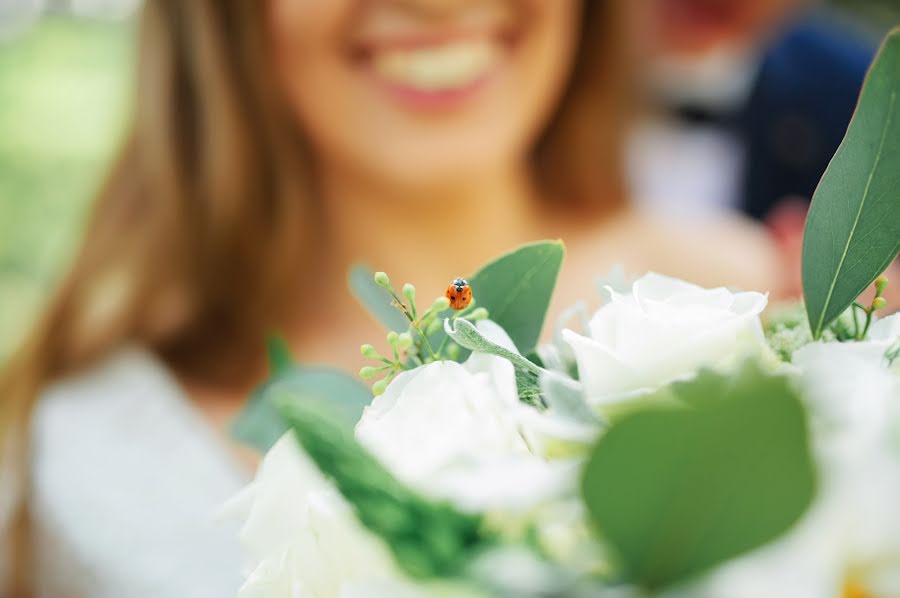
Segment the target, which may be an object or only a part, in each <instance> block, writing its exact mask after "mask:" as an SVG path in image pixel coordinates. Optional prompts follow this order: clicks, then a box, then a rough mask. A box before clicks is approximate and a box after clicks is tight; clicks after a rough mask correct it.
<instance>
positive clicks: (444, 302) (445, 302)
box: [431, 297, 450, 313]
mask: <svg viewBox="0 0 900 598" xmlns="http://www.w3.org/2000/svg"><path fill="white" fill-rule="evenodd" d="M448 307H450V300H449V299H447V298H446V297H438V298H437V299H435V300H434V305H432V306H431V311H433V312H434V313H440V312H442V311H444V310H445V309H447V308H448Z"/></svg>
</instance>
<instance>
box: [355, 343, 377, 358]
mask: <svg viewBox="0 0 900 598" xmlns="http://www.w3.org/2000/svg"><path fill="white" fill-rule="evenodd" d="M359 352H360V353H362V354H363V355H364V356H366V357H369V358H371V359H378V358H380V357H381V354H380V353H379V352H378V351H377V350H376V349H375V347H373V346H372V345H368V344H366V345H363V346H361V347H360V348H359Z"/></svg>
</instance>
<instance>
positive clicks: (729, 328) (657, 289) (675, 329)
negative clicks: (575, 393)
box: [563, 273, 767, 404]
mask: <svg viewBox="0 0 900 598" xmlns="http://www.w3.org/2000/svg"><path fill="white" fill-rule="evenodd" d="M610 296H611V300H610V302H609V303H607V304H605V305H604V306H603V307H601V308H600V309H599V310H598V311H597V312H596V313H595V314H594V317H593V318H592V319H591V322H590V337H586V336H583V335H580V334H577V333H575V332H573V331H571V330H564V331H563V338H564V339H565V340H566V341H567V342H568V343H569V344H570V346H571V347H572V349H573V351H574V352H575V357H576V361H577V363H578V372H579V376H580V379H581V381H582V383H583V384H584V386H585V390H586V392H587V394H588V397H589V398H590V400H592V401H593V402H595V403H599V404H602V403H608V402H612V401H616V400H620V399H622V398H623V397H629V396H634V394H636V393H640V392H644V391H648V390H652V389H654V388H656V387H658V386H660V385H663V384H666V383H668V382H671V381H673V380H675V379H678V378H680V377H684V376H689V375H692V374H694V373H695V372H696V371H697V370H698V369H699V368H701V367H704V366H716V365H719V364H722V363H723V362H727V361H729V360H734V359H736V358H738V357H741V356H743V355H745V354H747V353H749V352H751V351H753V352H756V351H759V350H761V349H762V347H763V346H764V341H763V334H762V324H761V323H760V320H759V314H760V313H761V312H762V311H763V309H765V306H766V303H767V296H766V295H764V294H762V293H755V292H749V293H732V292H730V291H728V290H726V289H722V288H719V289H704V288H701V287H698V286H695V285H692V284H688V283H686V282H683V281H680V280H676V279H673V278H668V277H665V276H661V275H659V274H654V273H649V274H647V275H645V276H644V277H642V278H640V279H639V280H637V281H636V282H635V283H634V285H633V286H632V290H631V293H630V294H624V295H623V294H620V293H616V292H611V293H610Z"/></svg>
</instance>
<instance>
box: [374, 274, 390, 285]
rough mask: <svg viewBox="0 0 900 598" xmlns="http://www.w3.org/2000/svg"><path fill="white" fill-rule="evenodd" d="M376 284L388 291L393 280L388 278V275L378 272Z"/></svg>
mask: <svg viewBox="0 0 900 598" xmlns="http://www.w3.org/2000/svg"><path fill="white" fill-rule="evenodd" d="M375 283H376V284H377V285H378V286H380V287H384V288H386V289H388V288H390V286H391V279H390V278H388V275H387V274H385V273H384V272H376V273H375Z"/></svg>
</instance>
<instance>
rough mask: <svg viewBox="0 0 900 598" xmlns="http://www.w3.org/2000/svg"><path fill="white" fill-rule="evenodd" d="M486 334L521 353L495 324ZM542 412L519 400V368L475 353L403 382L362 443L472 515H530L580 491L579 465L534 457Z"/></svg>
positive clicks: (389, 393)
mask: <svg viewBox="0 0 900 598" xmlns="http://www.w3.org/2000/svg"><path fill="white" fill-rule="evenodd" d="M477 326H478V329H479V331H481V333H482V334H484V335H485V336H486V337H488V338H490V340H492V341H493V342H495V343H497V344H499V345H501V346H503V347H505V348H507V349H509V350H511V351H516V348H515V346H514V345H513V343H512V341H510V339H509V337H508V336H507V335H506V333H505V332H504V331H503V330H502V329H501V328H500V327H499V326H497V325H496V324H495V323H493V322H490V321H488V320H484V321H481V322H478V324H477ZM540 417H542V414H540V413H539V412H538V411H537V410H536V409H534V408H532V407H529V406H527V405H523V404H522V403H520V401H519V398H518V391H517V388H516V379H515V371H514V368H513V366H512V364H511V363H510V362H509V361H507V360H505V359H503V358H500V357H494V356H491V355H486V354H481V353H473V354H472V355H471V356H470V357H469V359H468V360H467V361H466V362H465V363H464V364H458V363H455V362H450V361H439V362H434V363H431V364H428V365H425V366H422V367H419V368H416V369H415V370H412V371H409V372H404V373H403V374H400V375H399V376H397V378H396V379H394V380H393V381H392V382H391V384H390V385H388V387H387V390H386V391H385V392H384V394H382V395H381V396H379V397H376V398H375V400H374V401H373V402H372V404H371V405H370V406H369V407H367V408H366V410H365V412H364V413H363V416H362V419H361V420H360V421H359V423H358V424H357V427H356V437H357V439H358V440H359V441H360V442H361V443H362V444H363V445H364V446H365V447H366V448H368V449H369V450H370V451H371V452H372V453H373V454H374V455H375V456H376V457H378V459H379V460H380V461H381V462H382V463H384V464H385V465H386V466H387V467H388V468H389V469H390V470H391V471H392V473H394V474H395V475H396V476H397V477H398V478H400V479H401V480H403V481H405V482H406V483H409V484H410V485H412V486H414V487H416V488H417V489H418V490H420V491H421V492H423V493H427V494H429V495H431V496H436V497H440V498H446V499H449V500H451V501H453V502H454V503H455V504H456V505H457V506H460V507H462V508H466V509H478V510H485V509H489V510H494V509H501V510H505V509H526V508H528V507H530V506H532V505H534V504H536V503H538V502H540V501H542V500H545V499H547V498H548V497H552V496H553V495H555V494H557V493H559V492H560V491H561V488H563V487H568V486H573V485H574V479H575V475H576V474H577V472H576V470H575V467H574V465H573V464H571V463H565V462H549V461H547V460H545V459H544V458H543V457H542V456H541V455H538V454H534V453H532V451H531V449H530V447H529V446H528V444H527V443H526V441H525V437H524V436H523V432H524V431H525V430H524V426H525V425H526V424H527V423H528V422H529V421H531V420H530V418H540Z"/></svg>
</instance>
